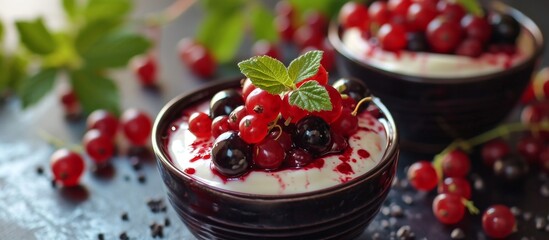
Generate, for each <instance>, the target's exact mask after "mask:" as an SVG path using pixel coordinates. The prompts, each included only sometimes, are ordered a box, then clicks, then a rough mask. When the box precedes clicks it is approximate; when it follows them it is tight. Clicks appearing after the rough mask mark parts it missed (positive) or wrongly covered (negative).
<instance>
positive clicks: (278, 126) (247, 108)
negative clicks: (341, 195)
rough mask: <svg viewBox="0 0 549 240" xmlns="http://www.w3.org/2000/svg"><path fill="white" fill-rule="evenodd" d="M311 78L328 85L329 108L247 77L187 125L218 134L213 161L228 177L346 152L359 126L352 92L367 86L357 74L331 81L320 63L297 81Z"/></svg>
mask: <svg viewBox="0 0 549 240" xmlns="http://www.w3.org/2000/svg"><path fill="white" fill-rule="evenodd" d="M313 79H314V81H318V82H319V84H320V85H321V86H322V87H324V88H325V89H326V90H327V91H328V93H329V97H330V101H331V104H332V109H331V110H323V111H312V112H309V111H306V110H304V109H301V108H299V107H298V106H296V105H292V104H290V103H289V99H290V96H291V95H292V94H293V93H294V92H293V91H288V92H285V93H284V94H282V95H273V94H270V93H268V92H267V91H265V90H263V89H260V88H257V87H256V86H254V85H253V84H252V82H251V81H250V80H249V79H246V80H244V82H243V84H242V92H241V93H240V92H239V91H237V90H234V89H229V90H223V91H220V92H218V93H217V94H215V95H214V96H213V97H212V99H211V101H210V109H209V110H210V112H209V114H207V113H204V112H195V113H193V114H191V116H190V117H189V131H190V132H192V133H193V134H194V135H195V136H196V137H197V138H211V137H213V138H214V139H215V142H214V146H213V149H212V161H213V163H214V165H215V166H216V168H217V170H218V171H219V172H220V173H222V174H223V175H225V176H228V177H237V176H240V175H242V174H245V173H246V172H248V171H249V170H250V169H253V168H257V169H261V170H268V171H271V170H279V169H283V168H300V167H304V166H305V165H307V164H309V163H311V162H312V161H313V160H314V158H316V157H319V156H324V155H326V154H330V153H336V152H342V151H343V150H345V148H346V147H347V146H348V143H347V139H346V138H348V137H349V136H350V135H352V134H353V133H354V132H356V131H357V129H358V119H357V117H356V116H355V115H356V113H353V109H354V108H355V107H356V100H355V99H354V98H353V97H356V98H357V99H359V100H360V99H362V98H364V97H366V96H367V95H369V92H368V91H367V89H366V87H365V86H364V84H363V83H361V82H358V81H356V80H349V79H340V80H338V81H337V82H335V83H334V84H333V85H328V84H327V83H328V76H327V72H326V70H325V69H324V68H323V67H322V66H321V67H320V68H319V71H318V72H317V74H316V75H315V76H312V77H311V78H309V79H306V80H304V81H302V82H300V83H298V85H299V84H304V83H305V82H307V81H311V80H313ZM338 89H340V91H338ZM342 94H344V96H345V97H342ZM219 149H221V150H219ZM218 150H219V151H218ZM237 150H238V151H237ZM229 155H230V156H229ZM232 158H240V159H247V161H232V160H231V159H232ZM252 159H253V160H252Z"/></svg>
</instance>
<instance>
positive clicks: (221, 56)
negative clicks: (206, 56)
mask: <svg viewBox="0 0 549 240" xmlns="http://www.w3.org/2000/svg"><path fill="white" fill-rule="evenodd" d="M244 19H245V18H244V15H243V14H242V11H241V9H236V10H235V11H231V12H228V11H215V12H212V13H208V14H207V15H206V18H205V19H204V20H203V21H202V23H201V25H200V28H199V31H198V34H197V39H198V42H200V43H202V44H203V45H204V46H206V48H208V49H209V50H210V51H211V53H212V54H213V56H214V58H215V59H216V60H217V61H219V62H220V63H226V62H228V61H230V60H232V59H233V57H234V55H235V54H236V52H237V51H238V47H239V45H240V43H241V41H242V38H243V37H244V32H243V31H244V29H245V21H244Z"/></svg>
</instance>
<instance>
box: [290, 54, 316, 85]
mask: <svg viewBox="0 0 549 240" xmlns="http://www.w3.org/2000/svg"><path fill="white" fill-rule="evenodd" d="M321 59H322V51H318V50H314V51H309V52H306V53H305V54H303V55H301V56H299V57H298V58H296V59H294V60H293V61H292V62H291V63H290V66H289V67H288V73H289V74H290V79H292V81H293V82H294V83H298V82H301V81H303V80H305V79H306V78H309V77H312V76H314V75H315V74H316V73H317V72H318V68H319V67H320V60H321Z"/></svg>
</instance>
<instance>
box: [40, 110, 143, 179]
mask: <svg viewBox="0 0 549 240" xmlns="http://www.w3.org/2000/svg"><path fill="white" fill-rule="evenodd" d="M87 128H88V130H87V132H86V133H85V134H84V137H83V139H82V145H83V147H84V149H85V152H86V154H87V156H88V157H89V158H90V159H91V160H92V161H93V162H94V163H95V164H96V165H98V166H102V165H105V164H106V163H108V161H109V160H110V159H111V158H112V157H113V155H114V152H115V138H116V135H117V133H118V131H119V128H121V130H122V132H123V135H124V137H125V138H126V139H127V141H128V142H129V143H130V144H131V145H132V146H135V147H143V146H145V145H146V144H147V143H148V140H149V136H150V134H151V130H152V120H151V118H150V116H149V115H148V114H147V113H145V112H143V111H140V110H137V109H128V110H126V111H124V113H123V114H122V116H121V118H120V121H119V120H118V118H117V117H116V116H115V115H113V114H112V113H110V112H108V111H106V110H96V111H94V112H92V113H91V114H90V115H89V116H88V119H87ZM50 165H51V169H52V172H53V176H54V179H55V181H56V182H58V183H60V184H61V185H63V186H66V187H70V186H75V185H77V184H78V183H79V179H80V177H81V175H82V174H83V172H84V169H85V164H84V159H83V158H82V156H81V155H80V154H79V153H77V152H75V151H72V150H69V149H67V148H61V149H58V150H57V151H56V152H54V153H53V155H52V156H51V163H50Z"/></svg>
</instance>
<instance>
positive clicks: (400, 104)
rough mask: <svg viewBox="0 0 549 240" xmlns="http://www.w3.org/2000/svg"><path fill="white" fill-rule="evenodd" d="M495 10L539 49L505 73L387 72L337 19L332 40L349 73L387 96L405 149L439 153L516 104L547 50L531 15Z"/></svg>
mask: <svg viewBox="0 0 549 240" xmlns="http://www.w3.org/2000/svg"><path fill="white" fill-rule="evenodd" d="M492 8H493V9H494V10H495V11H499V12H505V13H509V14H511V15H512V16H513V17H514V18H515V19H517V20H518V21H519V22H520V24H521V25H522V27H523V28H524V29H526V30H528V31H529V32H530V33H531V34H532V35H533V37H534V43H535V53H534V55H533V56H531V57H530V58H528V59H526V61H524V62H523V63H520V64H518V65H516V66H513V67H511V68H509V69H507V70H505V71H502V72H497V73H493V74H488V75H481V76H475V77H459V78H444V79H438V78H426V77H417V76H410V75H405V74H399V73H394V72H390V71H386V70H383V69H381V68H378V67H376V66H373V64H369V63H368V62H366V61H363V60H360V59H359V58H357V57H356V54H355V53H353V52H351V51H350V50H349V48H348V47H347V46H345V45H344V44H343V42H342V40H341V34H342V29H341V28H340V27H339V26H338V24H337V23H336V22H333V23H332V25H331V26H330V30H329V40H330V42H331V44H332V45H333V46H334V48H335V49H336V51H337V52H338V67H339V69H340V70H341V73H342V74H343V75H346V76H354V77H357V78H359V79H362V80H363V81H364V82H365V83H366V84H367V85H368V87H369V88H370V90H371V91H372V93H373V94H375V95H376V96H377V97H379V98H381V99H383V102H384V103H385V104H386V105H387V107H388V108H389V109H390V110H391V113H392V114H393V116H394V118H395V121H396V122H397V124H398V126H399V134H400V136H401V144H402V148H403V149H404V148H405V149H409V150H414V151H422V152H436V151H439V150H440V149H441V148H442V147H444V146H445V145H447V144H448V143H449V142H450V141H452V140H454V139H456V138H468V137H472V136H474V135H477V134H479V133H481V132H484V131H486V130H489V129H491V128H493V127H495V126H496V125H497V124H499V123H500V122H502V121H503V119H504V118H505V117H506V116H507V115H508V114H509V113H510V111H511V110H512V109H513V107H514V106H515V105H516V103H517V101H518V99H519V98H520V96H521V94H522V92H523V90H524V89H525V87H526V86H527V84H528V82H529V81H530V77H531V75H532V73H533V71H534V69H535V67H536V65H537V64H538V62H539V58H540V56H541V53H542V51H543V48H544V43H543V37H542V34H541V31H540V29H539V28H538V27H537V26H536V24H535V23H534V22H533V21H532V20H531V19H530V18H528V17H527V16H525V15H524V14H522V13H521V12H519V11H517V10H516V9H513V8H510V7H508V6H506V5H503V4H501V3H498V2H496V3H494V4H493V6H492Z"/></svg>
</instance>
